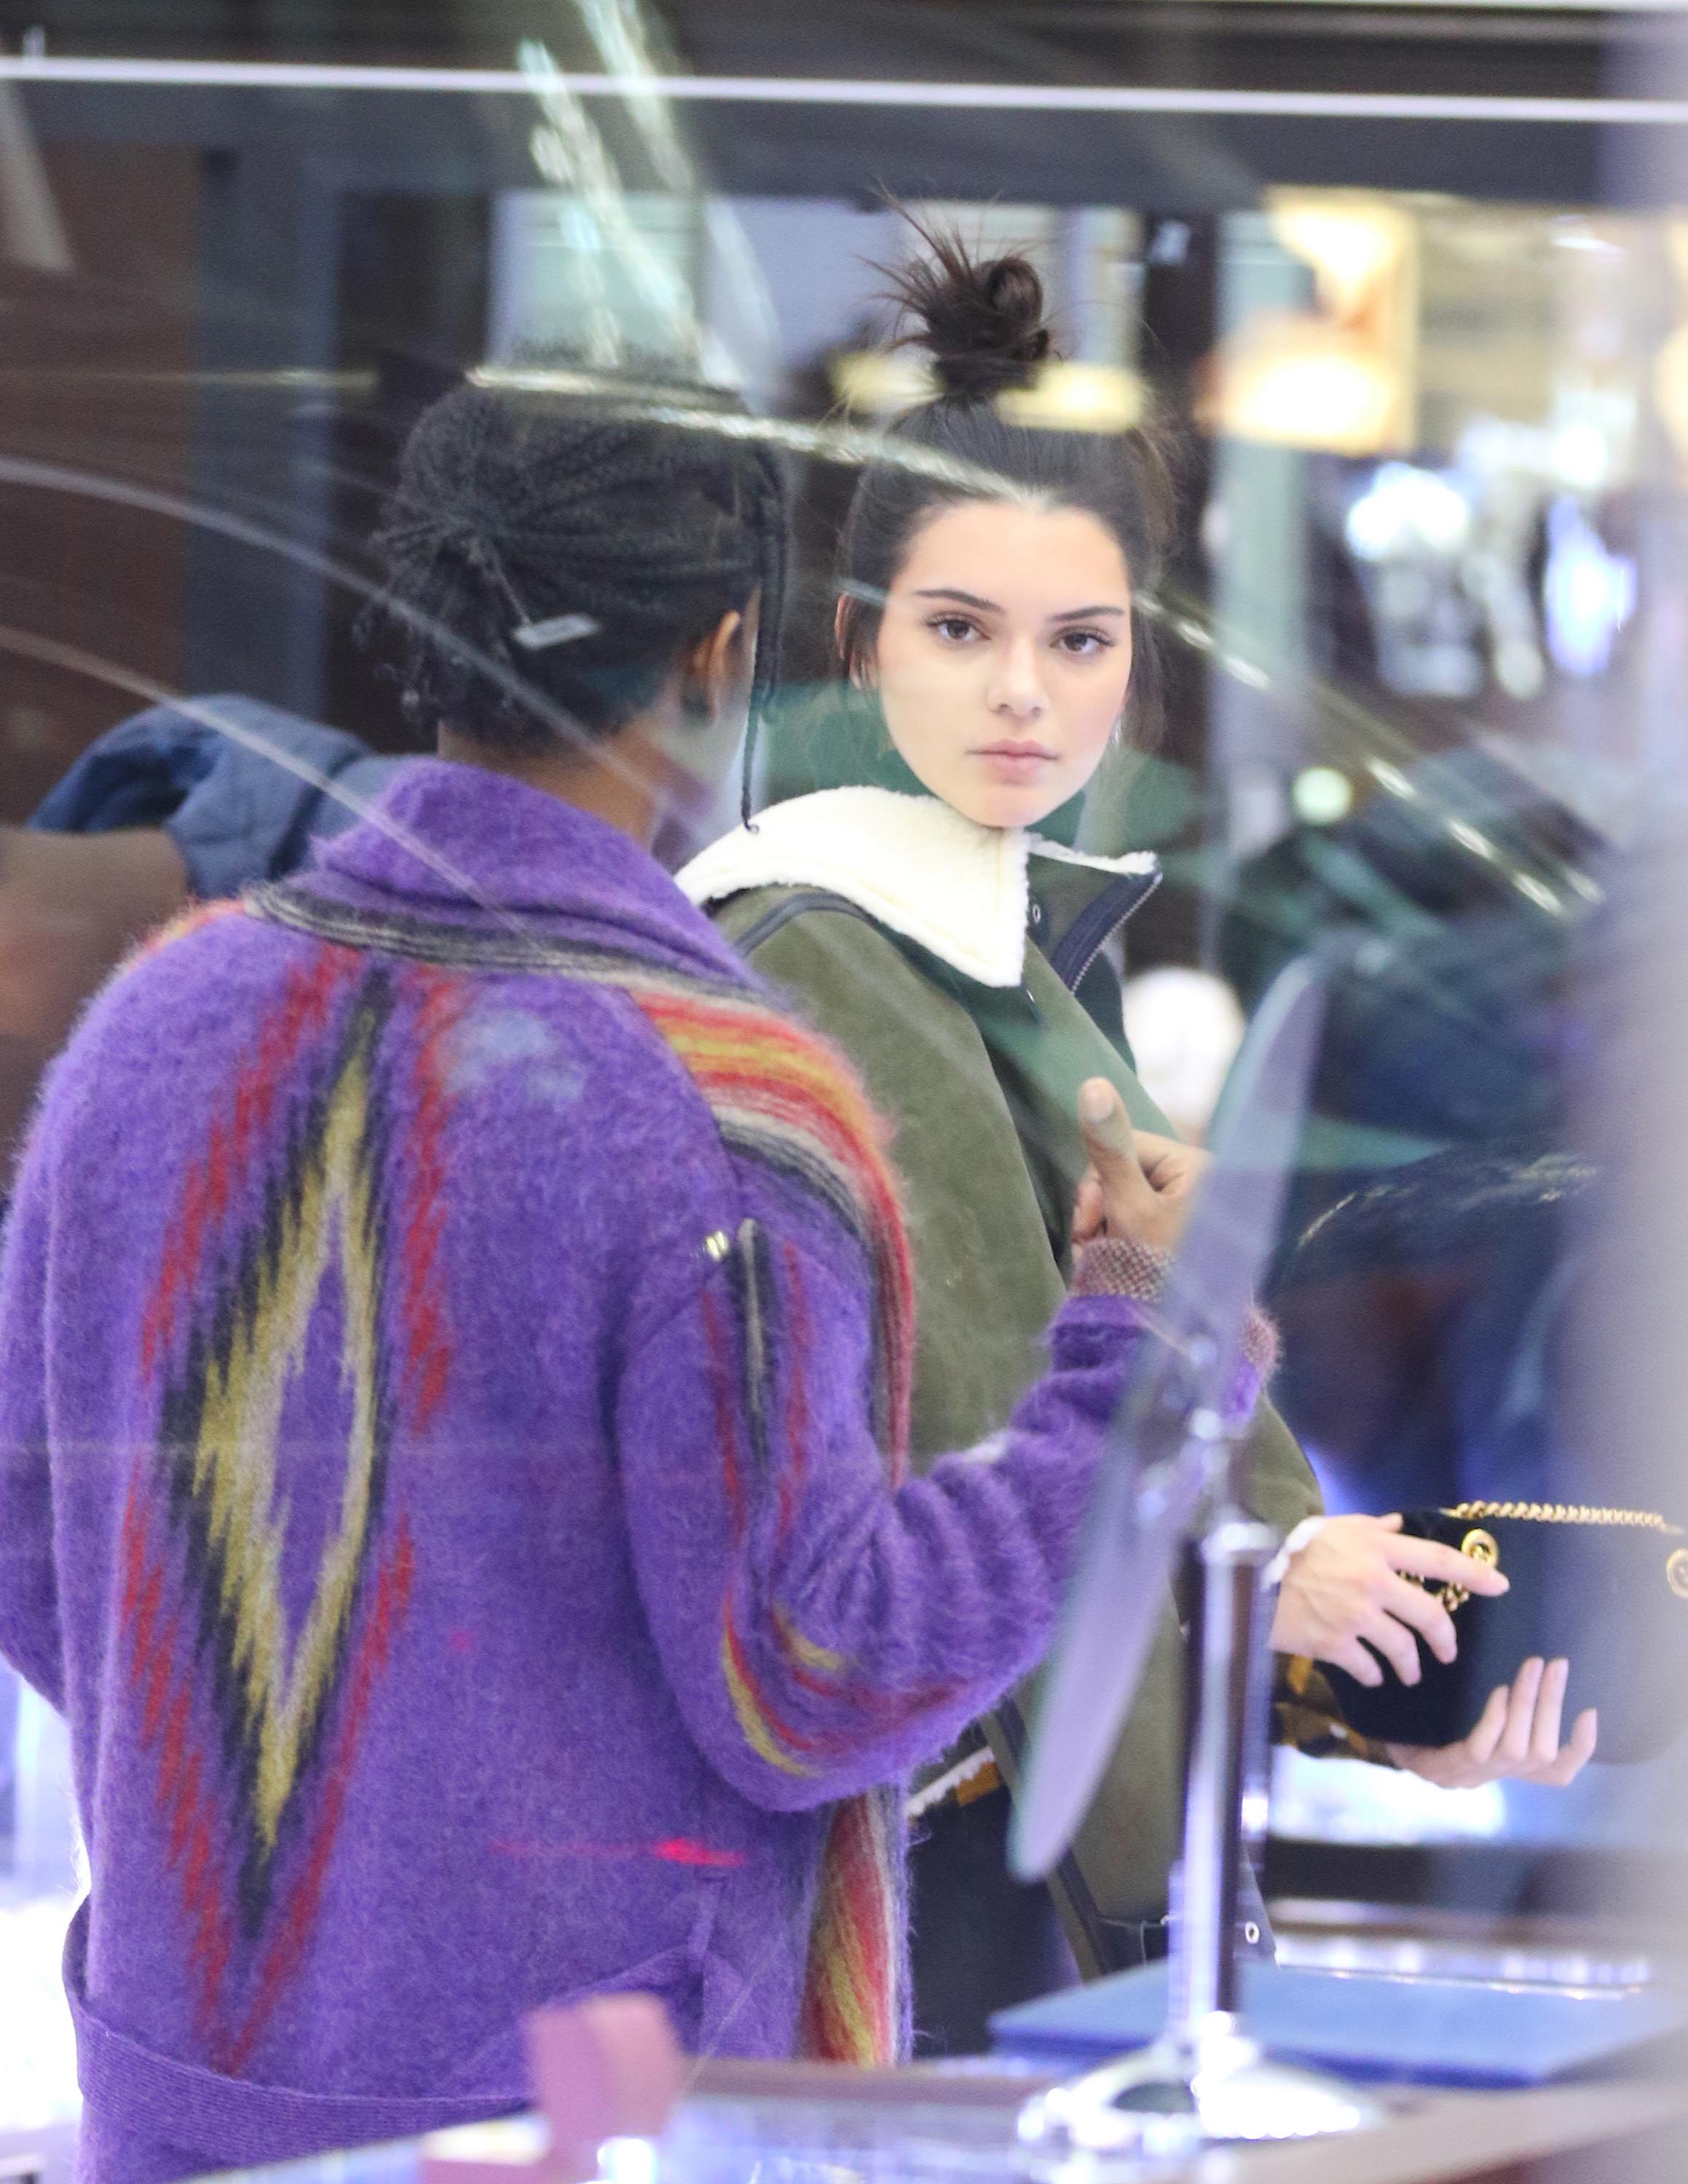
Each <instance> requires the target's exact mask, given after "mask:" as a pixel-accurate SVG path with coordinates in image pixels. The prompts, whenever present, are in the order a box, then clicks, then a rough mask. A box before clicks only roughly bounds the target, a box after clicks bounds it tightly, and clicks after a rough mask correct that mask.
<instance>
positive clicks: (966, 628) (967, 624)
mask: <svg viewBox="0 0 1688 2184" xmlns="http://www.w3.org/2000/svg"><path fill="white" fill-rule="evenodd" d="M926 627H927V628H928V629H930V630H934V631H936V633H937V635H938V636H939V637H940V638H942V640H943V642H944V643H946V644H965V643H968V642H969V640H970V638H975V637H977V636H978V634H979V625H978V623H977V622H976V621H970V620H969V618H968V617H967V616H965V615H959V614H942V615H934V616H932V618H931V621H929V622H928V623H927V624H926Z"/></svg>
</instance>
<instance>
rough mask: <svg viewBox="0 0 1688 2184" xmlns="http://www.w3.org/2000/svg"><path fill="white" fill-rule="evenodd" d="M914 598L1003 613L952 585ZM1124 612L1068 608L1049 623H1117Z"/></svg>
mask: <svg viewBox="0 0 1688 2184" xmlns="http://www.w3.org/2000/svg"><path fill="white" fill-rule="evenodd" d="M914 596H915V598H916V599H959V601H960V602H961V604H962V605H963V606H964V607H977V608H978V610H979V611H980V612H981V614H1001V613H1003V608H1001V607H999V606H998V604H997V603H996V601H995V600H994V599H980V598H979V597H978V595H977V594H976V593H973V592H963V591H958V590H957V588H955V586H954V585H953V584H936V585H934V586H932V587H931V588H930V589H928V590H923V591H918V592H916V593H915V594H914ZM1126 612H1127V610H1126V608H1125V607H1115V606H1107V605H1100V606H1093V607H1068V608H1066V609H1065V610H1064V611H1063V612H1061V613H1060V614H1058V615H1051V616H1050V617H1049V619H1050V621H1094V620H1095V619H1096V617H1097V616H1098V615H1111V616H1113V618H1114V620H1115V621H1120V620H1121V619H1122V618H1123V617H1124V616H1125V615H1126Z"/></svg>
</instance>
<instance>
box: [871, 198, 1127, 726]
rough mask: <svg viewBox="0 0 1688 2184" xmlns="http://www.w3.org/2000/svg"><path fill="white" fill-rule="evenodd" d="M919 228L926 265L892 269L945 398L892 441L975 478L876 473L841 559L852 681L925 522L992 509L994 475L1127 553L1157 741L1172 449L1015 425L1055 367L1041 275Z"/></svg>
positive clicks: (910, 337) (1116, 436)
mask: <svg viewBox="0 0 1688 2184" xmlns="http://www.w3.org/2000/svg"><path fill="white" fill-rule="evenodd" d="M911 224H912V225H914V227H915V231H916V232H917V233H918V234H919V237H920V239H921V242H923V243H924V245H925V254H924V255H923V256H921V257H920V258H919V259H916V260H915V261H914V263H913V264H912V265H908V266H907V267H906V268H904V269H903V270H898V271H895V272H890V269H886V270H887V271H888V272H890V278H891V281H892V287H891V296H892V300H894V301H895V302H896V303H897V304H898V305H900V307H901V312H902V320H903V325H904V326H906V327H907V329H908V331H905V332H903V334H902V335H901V339H902V340H903V341H904V342H907V343H909V344H910V345H912V346H915V347H918V348H924V349H925V351H926V352H927V354H929V355H930V356H931V360H932V365H933V370H934V371H935V373H936V378H937V382H938V388H939V392H938V394H937V396H936V398H935V399H934V400H932V401H931V402H927V403H924V404H921V405H920V407H919V409H911V410H909V411H908V412H907V414H906V415H903V417H901V418H899V419H898V420H897V423H896V424H895V425H894V426H892V429H891V437H892V438H893V439H895V440H897V441H900V442H903V443H906V444H908V445H910V446H913V447H917V448H924V449H927V450H930V451H931V453H933V454H938V455H942V456H947V457H949V458H951V459H952V460H953V461H954V462H955V464H956V465H957V468H958V471H960V472H961V473H962V476H961V477H960V478H959V479H958V480H957V481H955V482H952V481H950V480H948V479H947V478H942V477H934V476H929V475H925V474H924V473H923V472H921V471H916V470H912V469H909V468H907V467H905V466H903V465H899V464H897V463H895V462H893V461H879V462H874V463H870V464H869V465H868V466H867V468H866V469H865V470H864V471H863V473H862V476H861V480H860V482H859V483H858V486H857V487H856V492H855V497H854V499H852V502H851V504H850V513H849V516H848V519H847V521H846V523H845V526H844V533H843V538H842V540H841V548H840V554H839V571H838V573H839V579H840V588H841V592H842V595H843V610H842V614H841V620H840V638H841V645H842V649H843V655H844V666H845V671H846V672H847V673H853V672H854V671H856V670H857V669H858V667H859V666H862V665H863V664H864V662H865V661H866V660H868V658H869V656H870V655H871V654H872V651H873V649H874V645H875V641H876V639H877V637H878V633H879V623H880V614H881V612H882V602H883V600H884V597H885V594H886V593H887V592H888V591H889V590H890V589H891V587H892V583H893V582H895V580H896V577H897V571H898V569H899V568H900V567H901V566H902V564H903V557H904V555H905V554H907V552H908V546H909V542H910V541H911V539H912V538H914V533H915V532H916V531H917V530H918V529H919V526H920V525H921V523H922V522H923V521H925V518H926V517H927V516H928V515H931V513H933V511H934V510H938V509H942V508H947V507H953V506H954V505H956V504H958V503H960V502H964V501H968V500H985V499H991V498H992V490H991V486H990V484H989V483H988V482H978V473H980V472H985V473H987V474H988V477H989V479H992V480H997V479H999V480H1000V481H1001V482H1002V491H1003V497H1007V496H1008V495H1009V494H1013V495H1015V496H1018V495H1020V494H1025V493H1030V494H1031V495H1033V496H1035V497H1036V498H1037V499H1039V500H1042V501H1043V502H1045V503H1047V504H1048V505H1050V506H1052V507H1056V508H1076V509H1083V510H1087V512H1088V513H1089V514H1090V515H1093V516H1095V517H1096V519H1097V521H1098V522H1100V523H1102V524H1104V525H1105V526H1106V527H1107V528H1108V530H1109V531H1110V532H1112V533H1113V535H1114V537H1115V538H1116V539H1117V540H1118V542H1119V545H1120V551H1121V554H1123V555H1124V556H1125V561H1126V568H1127V570H1128V571H1130V573H1131V579H1132V598H1133V606H1132V640H1133V655H1134V665H1133V667H1132V716H1133V717H1132V726H1133V740H1134V741H1136V742H1137V743H1139V744H1141V743H1143V742H1146V741H1149V740H1151V739H1152V738H1153V734H1154V729H1155V727H1156V725H1157V721H1156V688H1155V686H1156V682H1157V676H1156V670H1155V653H1154V643H1153V632H1152V628H1151V627H1150V625H1149V621H1148V618H1147V615H1146V612H1145V607H1146V604H1148V603H1149V602H1150V601H1152V598H1153V593H1154V586H1155V584H1156V582H1158V580H1159V577H1160V564H1161V558H1162V554H1163V553H1164V550H1165V541H1166V537H1167V533H1168V531H1169V529H1170V525H1171V473H1170V470H1169V466H1168V464H1167V462H1166V460H1165V454H1164V452H1163V450H1162V448H1161V447H1160V443H1159V442H1158V440H1157V439H1156V438H1155V437H1154V435H1153V434H1152V433H1150V432H1144V431H1135V432H1113V433H1106V432H1067V431H1062V430H1046V429H1044V428H1042V427H1041V426H1030V425H1024V424H1020V423H1017V422H1015V421H1014V420H1012V419H1011V418H1009V417H1008V416H1005V415H1003V412H1002V410H1001V409H999V408H998V402H997V398H998V396H999V395H1002V394H1004V393H1010V392H1012V391H1013V390H1014V389H1016V388H1020V387H1029V386H1031V383H1032V382H1033V381H1034V380H1035V379H1036V377H1037V373H1038V371H1039V370H1040V368H1041V367H1042V365H1043V364H1044V363H1045V362H1046V361H1047V360H1048V359H1051V358H1052V357H1053V356H1054V343H1053V340H1052V337H1051V335H1050V331H1049V328H1048V324H1047V323H1046V320H1045V314H1044V300H1043V284H1042V281H1041V280H1040V279H1039V278H1038V275H1037V268H1036V267H1035V266H1034V265H1032V264H1031V261H1030V260H1029V259H1026V258H1024V257H1021V256H1020V255H1018V254H1016V253H1009V255H1008V256H1006V257H1003V258H992V259H974V258H972V257H970V255H969V253H968V252H967V250H966V248H965V247H964V244H963V243H962V242H961V241H960V239H959V237H957V236H955V235H954V234H953V233H951V232H949V231H946V230H942V229H938V228H929V227H925V226H920V224H919V222H913V223H911Z"/></svg>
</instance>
